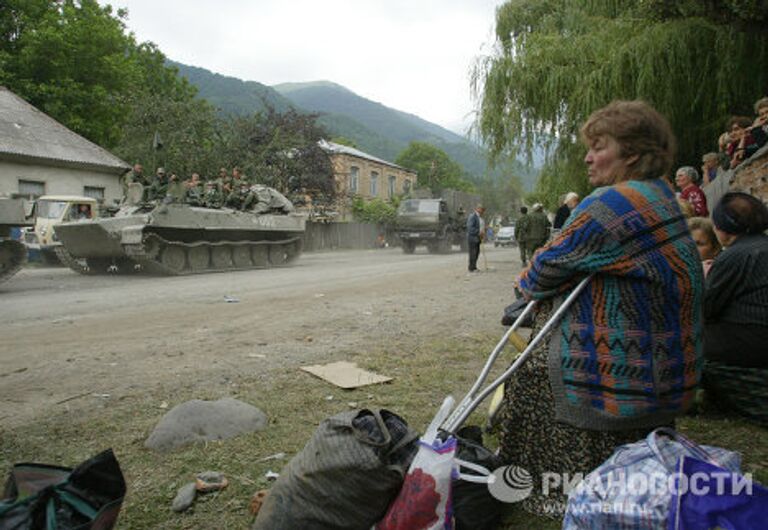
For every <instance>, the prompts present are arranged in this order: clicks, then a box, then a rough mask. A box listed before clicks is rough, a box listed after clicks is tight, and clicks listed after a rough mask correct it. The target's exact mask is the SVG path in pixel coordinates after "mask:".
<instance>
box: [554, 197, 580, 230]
mask: <svg viewBox="0 0 768 530" xmlns="http://www.w3.org/2000/svg"><path fill="white" fill-rule="evenodd" d="M578 204H579V196H578V195H577V194H575V193H574V192H572V191H571V192H568V194H567V195H566V196H565V199H564V200H563V204H562V206H560V208H558V209H557V212H556V213H555V221H554V222H553V223H552V228H554V229H555V230H560V229H561V228H563V225H564V224H565V222H566V221H567V220H568V217H570V215H571V212H572V211H573V209H574V208H576V206H577V205H578Z"/></svg>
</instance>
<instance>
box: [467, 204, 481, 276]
mask: <svg viewBox="0 0 768 530" xmlns="http://www.w3.org/2000/svg"><path fill="white" fill-rule="evenodd" d="M484 213H485V208H483V206H482V205H480V204H478V205H477V208H475V211H474V212H472V213H471V214H470V215H469V217H467V246H468V247H469V272H476V271H477V258H478V256H480V242H481V241H482V240H483V235H484V233H485V222H484V221H483V214H484Z"/></svg>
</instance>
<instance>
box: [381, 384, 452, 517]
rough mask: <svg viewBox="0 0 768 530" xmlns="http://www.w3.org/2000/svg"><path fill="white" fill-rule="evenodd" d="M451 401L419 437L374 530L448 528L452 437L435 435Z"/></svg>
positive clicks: (445, 404) (450, 509) (446, 400)
mask: <svg viewBox="0 0 768 530" xmlns="http://www.w3.org/2000/svg"><path fill="white" fill-rule="evenodd" d="M453 404H454V400H453V398H452V397H450V396H448V397H447V398H445V401H443V405H442V406H441V407H440V410H439V411H438V413H437V415H436V416H435V419H433V420H432V423H431V424H430V425H429V428H427V432H426V433H425V434H424V436H423V437H422V438H421V439H420V440H419V451H418V452H417V453H416V457H415V458H414V459H413V462H412V463H411V467H410V468H409V469H408V474H407V475H406V476H405V482H403V487H402V489H401V490H400V493H399V495H398V496H397V498H396V499H395V501H394V502H393V503H392V504H391V505H390V507H389V510H387V514H386V515H385V516H384V518H383V519H382V520H381V521H379V523H378V524H377V525H376V526H375V528H376V530H438V529H440V530H451V529H452V528H453V520H452V518H451V514H452V511H453V510H452V508H451V483H452V481H453V478H454V472H455V471H454V470H455V467H456V463H455V461H454V459H455V455H456V438H454V437H453V436H449V437H448V438H447V439H446V440H445V441H441V440H440V439H439V438H438V437H437V431H438V428H439V427H440V425H442V423H443V422H444V421H445V419H446V418H447V417H448V414H449V413H450V411H451V409H452V408H453Z"/></svg>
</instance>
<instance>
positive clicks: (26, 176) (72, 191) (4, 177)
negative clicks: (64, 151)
mask: <svg viewBox="0 0 768 530" xmlns="http://www.w3.org/2000/svg"><path fill="white" fill-rule="evenodd" d="M20 180H27V181H35V182H43V183H44V184H45V186H44V187H45V194H46V195H84V193H85V190H84V188H85V187H86V186H89V187H94V188H104V201H105V203H106V204H112V202H113V200H114V199H120V198H121V197H122V189H121V187H120V182H119V177H118V176H117V175H114V174H108V173H101V172H98V171H95V170H86V169H73V168H57V167H51V166H41V165H27V164H20V163H17V162H8V161H5V160H0V194H4V195H11V194H13V193H18V192H19V181H20Z"/></svg>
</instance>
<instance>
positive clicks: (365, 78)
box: [101, 0, 504, 132]
mask: <svg viewBox="0 0 768 530" xmlns="http://www.w3.org/2000/svg"><path fill="white" fill-rule="evenodd" d="M503 1H504V0H325V1H323V0H218V1H211V0H163V1H157V0H112V1H109V0H101V3H102V4H104V3H110V4H111V5H112V6H113V7H115V8H120V7H124V8H127V9H128V12H129V13H128V21H127V25H128V28H129V30H130V31H132V32H133V33H134V34H135V35H136V38H137V40H138V41H140V42H141V41H152V42H154V43H155V44H157V45H158V46H159V47H160V49H161V50H162V52H163V53H164V54H165V55H166V56H167V57H168V58H170V59H172V60H174V61H178V62H181V63H184V64H189V65H192V66H200V67H203V68H206V69H208V70H211V71H213V72H216V73H219V74H222V75H228V76H233V77H238V78H240V79H243V80H247V81H258V82H260V83H264V84H266V85H275V84H278V83H285V82H302V81H317V80H327V81H333V82H335V83H338V84H340V85H343V86H345V87H347V88H348V89H350V90H352V91H353V92H355V93H357V94H358V95H360V96H363V97H365V98H368V99H371V100H373V101H378V102H380V103H382V104H384V105H386V106H388V107H392V108H395V109H398V110H402V111H405V112H410V113H413V114H416V115H417V116H419V117H421V118H424V119H426V120H429V121H431V122H434V123H437V124H439V125H442V126H444V127H447V128H449V129H452V130H454V131H457V132H464V131H463V129H464V128H465V127H466V125H468V124H469V123H470V121H471V112H472V108H473V103H472V101H471V96H470V86H469V72H470V69H471V67H472V64H473V62H474V60H475V58H477V57H478V56H480V55H481V54H488V53H489V51H490V49H491V46H492V43H493V27H494V13H495V9H496V6H498V5H500V4H502V3H503Z"/></svg>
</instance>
